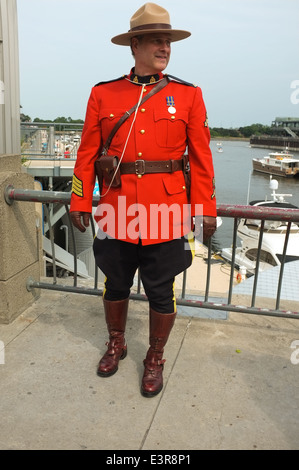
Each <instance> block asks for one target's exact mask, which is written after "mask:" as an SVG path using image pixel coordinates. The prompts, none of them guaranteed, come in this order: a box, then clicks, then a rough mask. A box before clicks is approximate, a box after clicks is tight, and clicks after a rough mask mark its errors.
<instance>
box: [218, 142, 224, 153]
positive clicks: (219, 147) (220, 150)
mask: <svg viewBox="0 0 299 470" xmlns="http://www.w3.org/2000/svg"><path fill="white" fill-rule="evenodd" d="M217 152H219V153H222V152H223V148H222V143H221V142H217Z"/></svg>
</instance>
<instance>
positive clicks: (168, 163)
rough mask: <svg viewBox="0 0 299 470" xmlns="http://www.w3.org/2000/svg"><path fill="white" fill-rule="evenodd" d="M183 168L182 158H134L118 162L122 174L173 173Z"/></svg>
mask: <svg viewBox="0 0 299 470" xmlns="http://www.w3.org/2000/svg"><path fill="white" fill-rule="evenodd" d="M183 170H184V159H180V160H153V161H151V160H136V161H135V162H126V163H121V164H120V173H121V174H122V175H131V174H136V175H145V174H147V173H173V172H174V171H183Z"/></svg>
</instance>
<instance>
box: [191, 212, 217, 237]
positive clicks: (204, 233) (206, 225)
mask: <svg viewBox="0 0 299 470" xmlns="http://www.w3.org/2000/svg"><path fill="white" fill-rule="evenodd" d="M216 228H217V223H216V217H211V216H209V215H204V216H203V217H195V237H196V238H197V239H198V240H200V241H204V242H206V241H207V240H208V239H209V238H211V236H212V235H213V234H214V233H215V232H216Z"/></svg>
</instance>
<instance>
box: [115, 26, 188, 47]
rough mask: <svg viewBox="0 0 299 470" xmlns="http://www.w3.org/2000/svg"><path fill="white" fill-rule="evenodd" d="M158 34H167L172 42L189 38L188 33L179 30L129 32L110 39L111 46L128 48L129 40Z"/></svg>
mask: <svg viewBox="0 0 299 470" xmlns="http://www.w3.org/2000/svg"><path fill="white" fill-rule="evenodd" d="M157 33H158V34H160V33H166V34H169V36H170V40H171V41H172V42H175V41H181V40H182V39H186V38H188V37H189V36H191V33H190V32H189V31H183V30H180V29H144V30H139V31H129V32H128V33H124V34H119V35H118V36H114V37H113V38H112V39H111V42H113V44H117V45H118V46H130V44H131V39H132V38H133V37H135V36H143V35H144V34H157Z"/></svg>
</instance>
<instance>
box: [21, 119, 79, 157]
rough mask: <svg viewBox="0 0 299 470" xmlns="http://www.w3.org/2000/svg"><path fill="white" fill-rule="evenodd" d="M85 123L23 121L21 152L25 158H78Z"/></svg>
mask: <svg viewBox="0 0 299 470" xmlns="http://www.w3.org/2000/svg"><path fill="white" fill-rule="evenodd" d="M82 129H83V123H76V122H71V123H68V122H66V123H61V122H23V123H21V154H22V156H23V158H26V157H28V158H30V159H32V160H34V159H41V158H42V159H58V158H76V156H77V149H78V146H79V143H80V139H81V134H82Z"/></svg>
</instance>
